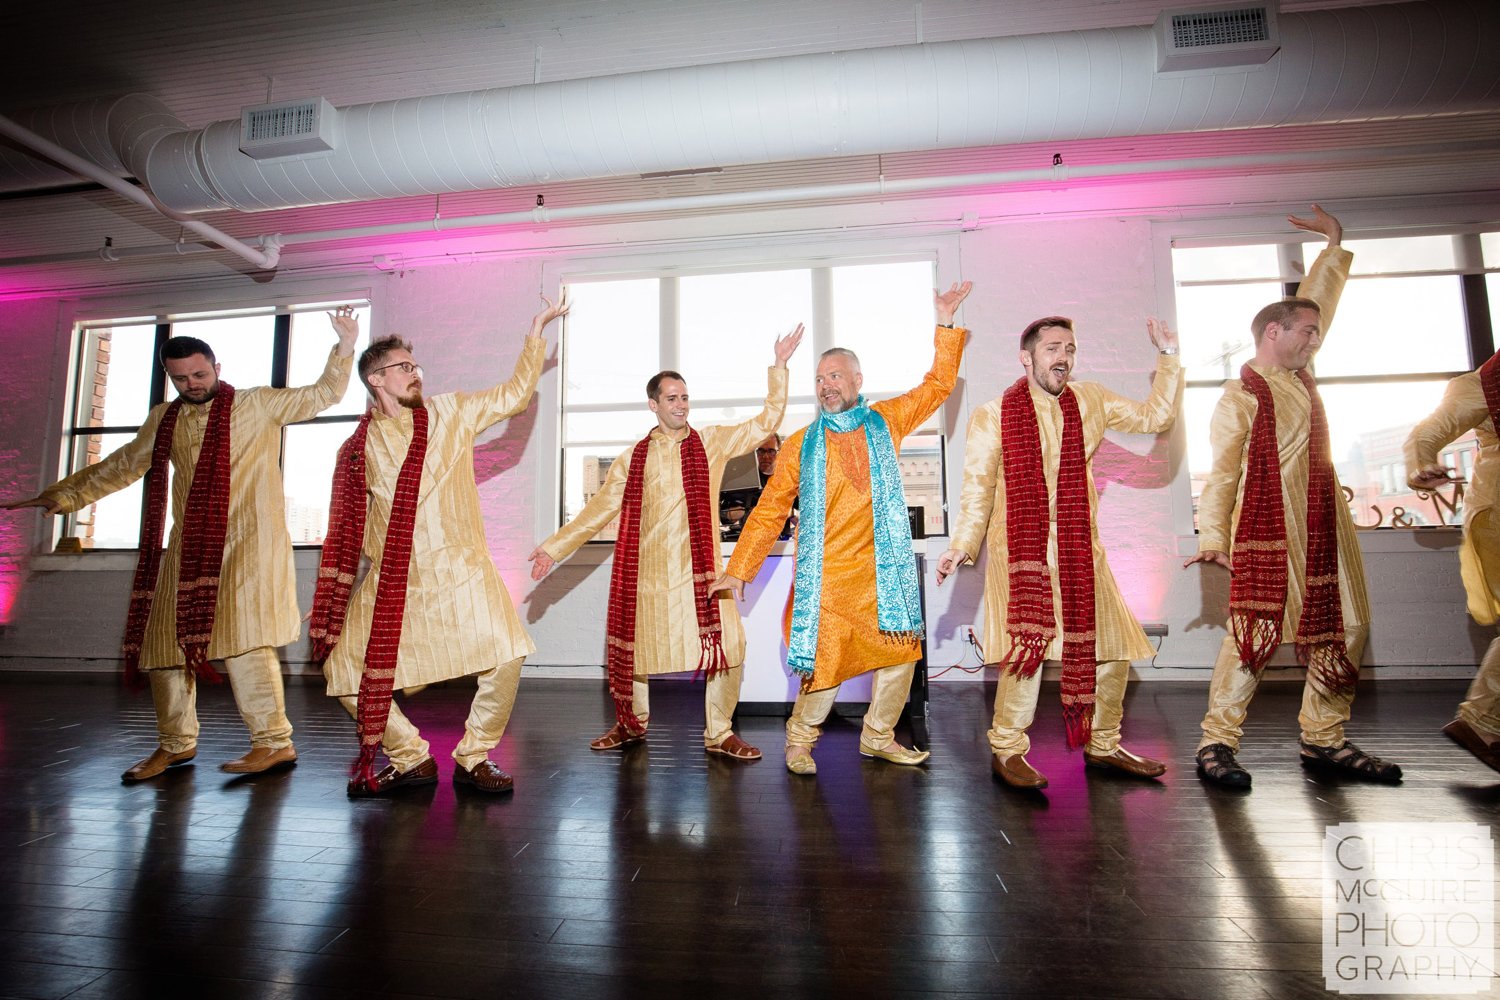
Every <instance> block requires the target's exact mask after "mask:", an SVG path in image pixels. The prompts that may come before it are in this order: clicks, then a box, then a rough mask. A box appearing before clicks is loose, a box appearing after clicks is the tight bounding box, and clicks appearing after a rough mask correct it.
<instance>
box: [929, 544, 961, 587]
mask: <svg viewBox="0 0 1500 1000" xmlns="http://www.w3.org/2000/svg"><path fill="white" fill-rule="evenodd" d="M968 561H969V557H968V555H966V554H965V553H963V552H960V551H959V550H958V549H949V550H948V551H947V552H944V553H943V554H942V555H940V556H938V561H937V582H938V586H939V587H941V586H942V585H943V581H944V580H946V579H948V577H950V576H952V575H953V574H954V573H957V572H958V568H959V567H960V566H962V565H963V564H964V563H966V562H968Z"/></svg>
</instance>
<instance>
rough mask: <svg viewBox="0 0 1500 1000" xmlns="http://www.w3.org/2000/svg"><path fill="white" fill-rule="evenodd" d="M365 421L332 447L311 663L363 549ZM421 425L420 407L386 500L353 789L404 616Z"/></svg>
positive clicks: (385, 696)
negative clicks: (336, 450) (334, 453)
mask: <svg viewBox="0 0 1500 1000" xmlns="http://www.w3.org/2000/svg"><path fill="white" fill-rule="evenodd" d="M370 415H371V414H370V412H366V413H365V415H364V416H363V417H362V418H361V419H360V422H359V426H358V427H357V428H355V431H354V433H353V434H352V435H350V437H349V440H348V441H346V442H344V444H343V446H342V447H341V448H339V454H338V460H337V462H336V464H335V466H334V473H333V491H332V495H331V499H330V502H329V510H328V534H327V536H326V537H325V538H324V540H323V556H322V559H321V561H320V563H319V566H318V588H317V591H316V592H315V593H314V595H313V613H312V620H311V628H310V629H309V634H310V635H311V636H312V639H313V655H314V657H315V658H317V659H318V660H323V659H326V658H327V657H328V654H329V653H331V652H332V651H333V647H334V646H336V645H337V644H338V641H339V639H340V638H341V637H342V635H343V631H344V621H345V618H346V616H347V614H348V610H349V598H350V596H351V593H352V590H353V587H354V573H355V571H356V570H357V569H358V567H359V555H360V550H361V548H362V547H363V545H364V535H365V517H366V514H367V512H368V509H369V506H368V500H367V498H366V495H365V491H366V489H367V480H366V470H365V460H364V454H365V439H366V437H367V435H368V433H369V427H370ZM427 421H428V417H427V410H426V409H425V408H419V409H416V410H413V411H412V435H411V443H410V444H408V445H407V447H406V458H405V459H404V460H403V461H402V462H401V471H400V472H399V473H398V474H397V476H396V488H395V493H394V494H393V496H392V497H391V518H390V523H389V525H388V526H387V528H386V535H385V548H384V549H383V550H382V551H381V555H380V565H379V567H378V571H379V574H380V578H379V581H378V583H377V584H376V587H375V608H374V611H373V612H372V616H371V620H370V637H369V640H368V641H367V642H366V644H365V662H364V670H363V672H362V673H361V674H360V679H359V704H358V708H357V709H356V712H355V716H356V723H357V725H358V728H359V758H358V759H357V760H356V761H355V763H354V768H353V778H354V780H355V781H356V782H360V781H362V782H365V783H368V782H369V781H370V779H371V778H372V777H374V774H375V755H376V752H377V751H378V750H379V749H380V741H381V739H382V738H383V737H384V736H385V726H386V723H387V722H388V721H389V719H390V714H391V698H392V696H393V695H394V694H395V685H396V664H397V661H398V659H399V656H400V652H401V626H402V622H403V621H404V619H405V616H406V584H407V579H408V576H409V574H410V570H411V550H412V536H413V534H414V532H415V529H416V521H417V500H418V498H419V496H420V494H421V488H422V464H423V462H424V461H425V460H426V458H427Z"/></svg>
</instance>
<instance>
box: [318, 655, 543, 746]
mask: <svg viewBox="0 0 1500 1000" xmlns="http://www.w3.org/2000/svg"><path fill="white" fill-rule="evenodd" d="M525 659H526V658H525V657H524V656H518V657H516V658H515V659H514V660H511V661H510V662H508V663H502V664H500V666H498V667H496V668H494V669H493V670H486V671H485V672H484V673H482V674H480V675H479V690H478V691H476V692H475V693H474V701H473V702H472V703H470V705H469V719H468V721H467V722H465V723H464V738H463V739H462V740H461V741H459V744H458V746H456V747H454V748H453V760H454V761H455V762H456V763H457V764H458V766H459V767H462V768H464V769H465V770H467V769H469V768H472V767H473V766H474V765H475V764H478V763H479V762H480V761H482V760H484V759H485V758H486V757H488V756H489V753H490V751H491V750H493V749H495V747H497V746H499V745H500V739H501V737H503V736H504V735H505V726H506V724H507V723H509V722H510V713H511V709H513V708H514V707H515V705H516V687H517V686H518V685H519V684H520V683H521V664H522V663H523V662H525ZM339 704H340V705H343V706H344V708H345V709H346V710H347V711H348V712H349V714H350V715H351V716H353V717H354V718H355V719H358V718H359V698H358V697H356V696H355V695H347V696H345V697H342V698H340V699H339ZM380 744H381V746H382V747H383V748H384V749H385V755H386V756H387V757H389V758H390V760H391V763H392V764H395V765H396V768H397V770H400V771H410V770H411V769H412V768H414V767H416V766H417V765H418V764H420V763H422V761H424V760H426V759H427V757H428V743H427V741H426V740H424V739H423V738H422V734H421V733H420V732H419V731H418V730H417V727H416V726H414V725H412V722H411V720H410V719H408V718H407V717H406V714H405V713H404V712H402V711H401V707H400V706H399V705H397V704H396V703H395V702H394V701H392V702H391V714H390V717H389V718H387V719H386V722H385V737H384V738H383V739H382V740H381V741H380Z"/></svg>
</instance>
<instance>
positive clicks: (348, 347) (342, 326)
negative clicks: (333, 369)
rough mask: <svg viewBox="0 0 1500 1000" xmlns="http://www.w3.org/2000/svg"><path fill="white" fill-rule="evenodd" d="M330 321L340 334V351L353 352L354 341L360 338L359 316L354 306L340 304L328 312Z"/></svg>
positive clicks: (342, 352)
mask: <svg viewBox="0 0 1500 1000" xmlns="http://www.w3.org/2000/svg"><path fill="white" fill-rule="evenodd" d="M328 322H330V323H332V324H333V332H334V333H336V334H338V335H339V353H340V354H353V353H354V342H355V341H356V340H358V339H359V317H358V316H355V315H354V307H353V306H339V307H338V308H337V309H335V310H334V311H333V312H331V313H329V314H328Z"/></svg>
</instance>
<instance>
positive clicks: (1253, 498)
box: [1229, 364, 1359, 691]
mask: <svg viewBox="0 0 1500 1000" xmlns="http://www.w3.org/2000/svg"><path fill="white" fill-rule="evenodd" d="M1296 375H1297V378H1298V379H1300V380H1301V382H1302V385H1303V388H1305V389H1306V390H1307V396H1308V401H1309V403H1310V414H1311V421H1310V426H1309V429H1308V456H1307V458H1308V473H1307V561H1306V567H1307V568H1306V573H1305V580H1306V593H1305V594H1304V597H1303V603H1302V615H1301V617H1300V618H1299V619H1298V622H1297V632H1296V636H1295V641H1296V646H1297V659H1298V660H1299V661H1300V662H1301V663H1303V664H1304V665H1305V666H1306V667H1307V668H1308V670H1310V671H1312V672H1314V673H1315V674H1316V676H1317V677H1318V679H1319V680H1320V681H1321V682H1322V683H1323V684H1324V685H1325V686H1326V687H1328V688H1329V689H1331V690H1334V691H1351V690H1353V689H1354V685H1355V683H1356V682H1358V680H1359V667H1358V665H1357V664H1354V663H1351V662H1350V661H1349V653H1348V648H1347V646H1346V645H1345V642H1344V611H1343V606H1342V603H1341V600H1340V594H1339V546H1338V504H1339V502H1340V491H1339V484H1338V479H1337V477H1336V476H1335V475H1334V471H1333V460H1332V456H1331V454H1330V452H1331V448H1330V446H1329V442H1328V417H1327V414H1326V412H1325V411H1324V409H1323V400H1322V397H1321V396H1319V395H1318V384H1317V382H1316V381H1315V380H1314V379H1313V377H1312V375H1311V374H1310V373H1309V372H1308V371H1307V370H1306V369H1302V370H1299V371H1297V372H1296ZM1240 380H1241V382H1242V383H1243V385H1244V386H1245V389H1246V390H1247V391H1248V392H1249V393H1250V394H1251V395H1253V396H1254V397H1255V402H1256V410H1255V420H1254V422H1253V423H1252V424H1251V425H1250V444H1249V450H1248V455H1247V461H1246V471H1245V488H1244V495H1243V497H1242V499H1241V501H1240V521H1239V527H1238V528H1237V529H1236V531H1235V535H1234V575H1233V577H1232V578H1231V580H1230V585H1229V628H1230V632H1231V634H1232V635H1233V636H1234V640H1235V645H1236V647H1237V648H1238V652H1239V657H1240V662H1241V664H1243V665H1244V667H1245V669H1246V670H1249V671H1250V672H1251V673H1259V672H1260V671H1261V669H1263V668H1264V667H1265V665H1266V661H1267V660H1268V659H1270V657H1271V654H1272V653H1273V652H1275V650H1276V647H1277V646H1278V645H1280V643H1281V630H1282V620H1283V618H1284V617H1285V615H1286V595H1287V573H1288V569H1287V566H1288V564H1287V540H1286V513H1285V499H1284V497H1283V496H1282V489H1281V486H1282V483H1281V454H1280V446H1279V445H1278V444H1277V441H1276V404H1275V401H1274V399H1273V398H1272V396H1271V386H1270V384H1269V383H1267V382H1266V380H1265V378H1264V377H1263V376H1262V375H1261V374H1260V373H1259V372H1257V371H1256V370H1255V369H1253V368H1251V367H1250V366H1249V365H1248V364H1246V365H1244V366H1243V367H1242V368H1241V369H1240Z"/></svg>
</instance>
